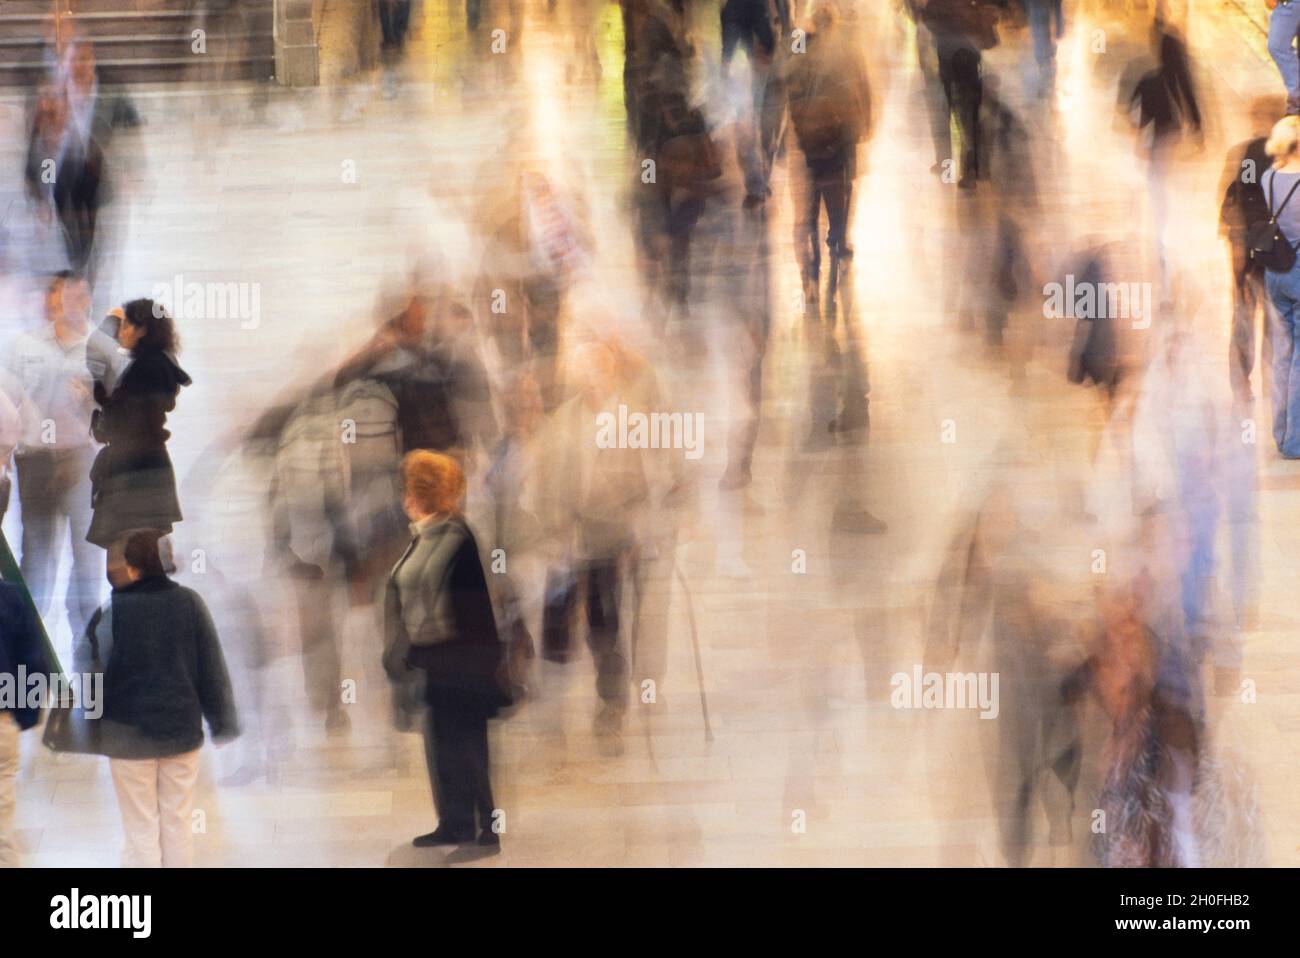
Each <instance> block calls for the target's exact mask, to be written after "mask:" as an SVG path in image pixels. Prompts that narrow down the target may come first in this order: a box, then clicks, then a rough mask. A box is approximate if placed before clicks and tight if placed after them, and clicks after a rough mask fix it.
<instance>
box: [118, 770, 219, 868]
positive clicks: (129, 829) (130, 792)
mask: <svg viewBox="0 0 1300 958" xmlns="http://www.w3.org/2000/svg"><path fill="white" fill-rule="evenodd" d="M108 764H109V769H110V770H111V771H112V773H113V788H114V790H116V792H117V804H118V807H119V808H120V809H121V810H122V827H123V829H124V830H125V832H126V848H125V850H124V851H123V853H122V865H123V866H124V867H126V868H159V867H162V868H190V867H192V866H193V864H194V828H193V823H192V821H191V817H192V816H193V813H194V786H195V783H196V782H197V781H198V777H199V749H197V748H196V749H194V750H193V751H192V752H186V753H184V754H183V755H173V756H171V757H169V758H146V759H126V758H115V759H112V760H110V761H109V763H108Z"/></svg>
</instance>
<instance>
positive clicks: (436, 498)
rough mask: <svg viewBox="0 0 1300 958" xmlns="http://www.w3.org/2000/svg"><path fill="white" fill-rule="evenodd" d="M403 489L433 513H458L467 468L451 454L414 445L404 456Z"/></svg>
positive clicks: (463, 491) (424, 508)
mask: <svg viewBox="0 0 1300 958" xmlns="http://www.w3.org/2000/svg"><path fill="white" fill-rule="evenodd" d="M402 491H403V492H404V493H405V494H406V495H407V496H409V497H410V498H411V499H413V500H414V501H415V503H416V505H418V506H419V507H420V508H421V509H423V510H424V511H425V512H428V513H430V514H432V515H441V514H458V513H459V512H460V501H461V498H462V497H463V496H464V495H465V472H464V470H463V469H461V467H460V463H458V462H457V461H456V460H455V459H453V458H451V456H447V455H443V454H442V453H440V452H430V451H429V450H428V449H413V450H412V451H411V452H408V453H407V454H406V455H405V456H403V457H402Z"/></svg>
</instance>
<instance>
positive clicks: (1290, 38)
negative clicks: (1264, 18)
mask: <svg viewBox="0 0 1300 958" xmlns="http://www.w3.org/2000/svg"><path fill="white" fill-rule="evenodd" d="M1265 3H1267V4H1268V7H1269V9H1270V10H1272V11H1273V12H1272V13H1271V14H1269V18H1268V52H1269V53H1271V54H1272V55H1273V62H1274V63H1276V64H1277V69H1278V72H1279V73H1281V74H1282V82H1283V83H1285V84H1286V112H1287V114H1288V115H1291V116H1294V115H1296V114H1297V113H1300V55H1298V54H1297V53H1296V48H1295V40H1296V34H1297V33H1300V0H1265Z"/></svg>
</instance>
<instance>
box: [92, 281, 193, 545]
mask: <svg viewBox="0 0 1300 958" xmlns="http://www.w3.org/2000/svg"><path fill="white" fill-rule="evenodd" d="M117 339H118V343H119V344H120V345H121V346H122V348H124V349H126V350H128V351H130V353H131V363H130V365H129V366H128V367H127V368H126V371H125V372H124V373H123V374H122V377H121V379H120V380H119V381H118V383H117V386H116V388H115V389H114V390H113V392H112V394H111V395H110V394H108V393H107V391H106V390H105V389H104V388H103V385H102V383H96V384H95V400H96V401H97V402H98V403H99V404H100V407H101V408H100V410H99V414H98V415H97V417H96V419H95V422H94V427H93V428H94V431H95V438H96V439H98V440H99V441H100V442H103V443H106V446H105V447H104V448H103V449H101V450H100V451H99V455H98V456H96V457H95V463H94V465H93V466H92V467H91V470H90V482H91V504H92V506H93V507H94V510H95V514H94V518H93V519H92V520H91V523H90V531H89V532H88V533H87V535H86V538H87V540H89V541H90V542H93V543H94V544H95V545H97V546H100V547H101V548H103V549H111V548H112V547H113V545H114V544H115V543H117V542H119V540H120V539H121V538H122V536H123V535H124V534H125V533H126V532H128V531H130V530H132V529H158V530H159V531H160V532H162V533H163V534H167V533H170V532H171V530H172V527H173V526H174V525H175V523H177V522H180V521H181V518H182V516H181V507H180V501H179V499H178V497H177V495H176V474H175V472H174V471H173V470H172V461H171V457H170V456H169V455H168V454H167V440H168V439H169V438H171V433H170V432H168V431H167V429H166V428H165V426H166V422H167V414H168V413H169V412H171V411H172V410H173V409H175V408H176V396H177V394H178V393H179V392H180V390H181V387H182V386H188V385H190V383H191V379H190V377H189V374H187V373H186V372H185V370H183V369H181V367H180V366H179V365H178V364H177V362H176V359H175V358H174V357H175V354H176V350H177V347H178V341H177V338H176V326H175V323H173V321H172V318H171V317H170V316H169V315H168V314H167V312H166V310H164V309H163V308H162V306H161V305H160V304H157V303H155V302H154V301H153V300H150V299H137V300H134V301H132V302H130V303H127V304H126V306H125V307H124V308H123V313H122V321H121V323H120V324H119V326H118V335H117Z"/></svg>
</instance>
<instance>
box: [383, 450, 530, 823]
mask: <svg viewBox="0 0 1300 958" xmlns="http://www.w3.org/2000/svg"><path fill="white" fill-rule="evenodd" d="M402 487H403V496H404V498H403V503H404V507H405V509H406V514H407V515H408V516H409V517H410V519H411V532H412V535H413V537H412V539H411V544H410V545H409V546H408V547H407V549H406V552H405V554H404V555H403V556H402V558H401V559H400V560H398V562H397V565H395V566H394V567H393V572H392V574H391V576H390V577H389V580H388V589H387V594H386V597H385V602H384V632H385V649H384V669H385V671H386V672H387V673H388V675H389V677H390V679H392V680H393V681H394V683H395V685H396V686H397V694H398V696H399V699H400V697H401V696H402V694H403V693H404V692H406V693H408V694H409V690H410V688H411V680H412V678H413V677H414V678H418V679H422V680H423V686H424V701H425V703H426V704H427V705H428V722H427V725H426V729H425V754H426V757H427V759H428V763H429V779H430V782H431V783H432V785H433V797H434V804H435V806H436V808H437V812H438V827H437V828H436V829H435V830H434V831H432V832H430V833H428V834H427V835H421V836H419V837H418V838H416V839H415V840H414V842H413V844H414V845H415V846H416V847H417V848H430V847H433V846H438V845H459V844H468V843H472V842H474V841H476V838H475V832H476V829H475V815H476V814H477V817H478V829H479V831H478V835H477V843H478V844H479V845H480V846H484V847H488V848H496V847H499V846H500V842H501V838H500V834H499V830H498V829H499V825H498V819H497V816H496V814H495V808H494V805H493V801H492V783H491V777H490V771H489V759H488V724H487V723H488V719H490V718H492V717H493V716H494V715H496V713H497V710H498V709H499V708H501V707H502V706H504V705H507V704H509V703H508V701H507V699H506V697H505V695H504V694H503V693H502V691H501V686H500V684H499V683H498V675H497V672H498V669H499V667H500V662H501V644H500V640H499V638H498V635H497V627H496V618H495V616H494V614H493V611H492V599H491V596H490V594H489V593H488V587H487V579H486V577H485V576H484V574H483V564H482V561H481V560H480V559H479V552H478V544H477V543H476V542H475V540H474V534H473V532H471V531H470V529H469V526H468V525H466V524H465V520H464V518H463V517H462V516H461V514H460V501H461V498H462V496H463V495H464V491H465V476H464V473H463V472H462V471H461V468H460V466H459V465H458V464H457V463H456V461H455V460H454V459H452V458H451V457H450V456H445V455H442V454H440V453H435V452H429V451H427V450H416V451H414V452H411V453H408V454H407V455H406V457H405V458H404V459H403V460H402ZM399 704H400V705H403V706H405V707H406V708H408V709H409V708H410V707H411V705H412V704H413V703H412V702H411V701H410V699H409V698H407V699H406V700H405V701H401V702H399Z"/></svg>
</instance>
